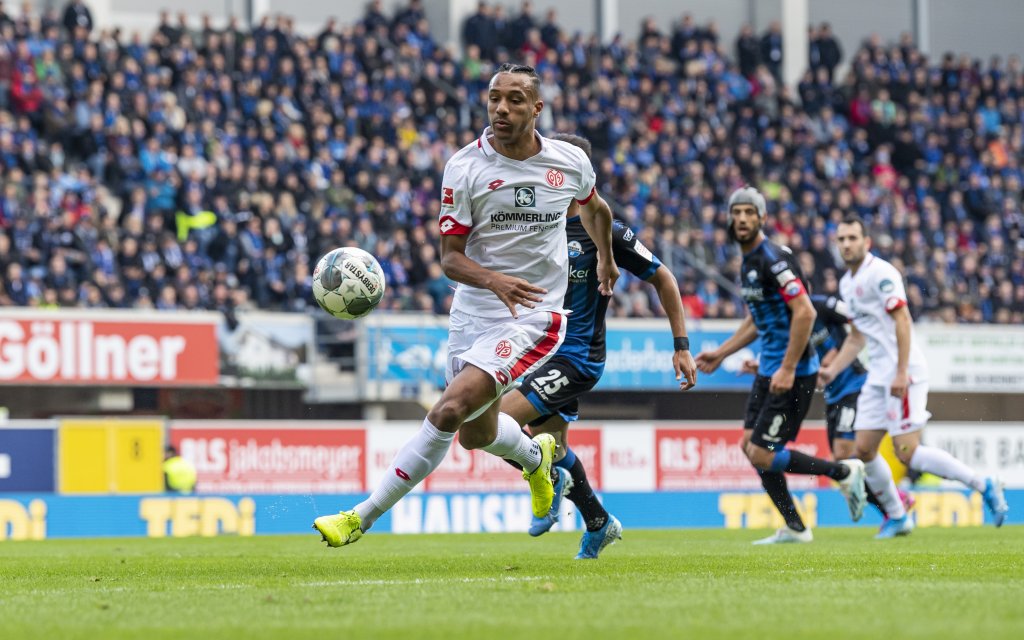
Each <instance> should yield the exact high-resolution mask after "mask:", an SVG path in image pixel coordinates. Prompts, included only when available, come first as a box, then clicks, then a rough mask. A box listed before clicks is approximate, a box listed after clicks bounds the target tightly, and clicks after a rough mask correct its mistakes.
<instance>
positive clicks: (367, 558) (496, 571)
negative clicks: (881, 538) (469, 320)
mask: <svg viewBox="0 0 1024 640" xmlns="http://www.w3.org/2000/svg"><path fill="white" fill-rule="evenodd" d="M763 533H765V532H751V531H721V530H702V531H635V530H628V529H627V531H626V536H625V539H624V540H623V542H621V543H619V544H616V545H614V546H613V547H610V548H609V549H607V550H606V551H605V553H604V555H603V556H602V558H601V559H600V560H598V561H574V560H573V559H572V557H573V555H575V551H576V546H577V543H578V536H577V535H574V534H549V535H546V536H543V537H542V538H540V539H531V538H529V537H527V536H525V535H461V536H460V535H439V536H390V535H378V536H374V535H369V536H367V537H366V538H364V539H363V540H361V541H360V542H359V543H358V544H356V545H352V546H351V547H346V548H342V549H326V548H324V547H323V546H322V545H321V544H319V542H318V539H317V538H316V537H315V536H282V537H262V536H258V537H255V538H232V537H224V538H209V539H194V538H191V539H108V540H84V541H77V540H51V541H43V542H24V543H3V544H0V584H2V585H3V587H2V589H0V636H2V637H3V638H4V639H5V640H6V639H8V638H30V637H33V638H34V637H44V636H54V637H61V638H101V637H102V638H115V639H117V638H147V640H152V639H154V638H195V637H197V636H198V637H214V636H216V637H243V636H244V637H246V638H290V637H296V636H298V635H300V634H304V633H317V634H331V637H332V638H339V637H340V638H344V637H346V635H347V633H348V632H347V631H346V629H348V630H351V633H352V634H353V635H354V636H357V637H359V638H403V639H404V640H409V639H411V638H444V639H445V640H459V639H461V638H474V640H476V639H479V638H481V637H486V636H489V635H490V636H494V637H508V636H511V635H517V636H531V637H536V636H537V635H538V633H539V634H540V635H552V636H556V637H558V638H595V637H609V636H617V637H618V638H624V637H625V638H633V637H636V638H641V637H642V638H652V637H659V638H660V637H665V638H669V637H684V636H685V637H690V638H703V637H713V638H744V639H749V638H751V637H758V638H786V639H787V640H792V639H796V638H821V637H827V638H830V639H837V638H860V637H873V636H882V637H900V638H944V637H950V638H952V637H961V638H962V637H968V636H973V637H979V638H981V637H984V638H986V640H987V639H988V638H1020V637H1024V606H1021V604H1020V602H1021V596H1020V594H1021V593H1024V544H1022V542H1024V527H1006V528H1004V529H1001V530H994V529H991V528H987V529H925V530H920V531H916V532H915V533H914V534H913V535H912V536H910V537H908V538H906V539H900V540H894V541H889V542H877V541H874V540H872V539H871V534H872V532H871V531H870V530H868V529H865V528H860V529H820V530H818V531H816V532H815V534H816V538H817V539H816V540H815V542H814V543H813V544H810V545H799V546H783V547H768V548H766V547H752V546H750V541H752V540H754V539H756V538H757V537H759V536H760V535H762V534H763ZM539 628H540V629H541V631H540V632H538V629H539Z"/></svg>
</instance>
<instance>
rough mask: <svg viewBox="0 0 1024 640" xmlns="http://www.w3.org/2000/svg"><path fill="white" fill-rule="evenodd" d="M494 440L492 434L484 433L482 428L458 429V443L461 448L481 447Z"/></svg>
mask: <svg viewBox="0 0 1024 640" xmlns="http://www.w3.org/2000/svg"><path fill="white" fill-rule="evenodd" d="M492 442H494V434H487V433H484V432H483V430H482V429H469V428H467V429H461V430H459V444H461V445H462V448H463V449H470V450H472V449H482V448H484V447H486V446H487V445H489V444H491V443H492Z"/></svg>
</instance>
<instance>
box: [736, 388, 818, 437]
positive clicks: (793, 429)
mask: <svg viewBox="0 0 1024 640" xmlns="http://www.w3.org/2000/svg"><path fill="white" fill-rule="evenodd" d="M817 377H818V376H817V375H809V376H797V377H796V379H795V380H794V381H793V388H792V389H790V390H789V391H787V392H786V393H778V394H775V393H768V389H769V388H770V387H771V378H770V377H768V376H757V378H755V379H754V386H753V388H752V389H751V390H750V397H749V398H748V399H747V418H746V420H745V421H744V423H743V428H744V429H752V430H753V431H754V433H753V434H752V435H751V438H750V441H751V442H753V443H754V444H756V445H757V446H759V447H764V448H765V449H768V450H769V451H777V450H781V449H783V448H785V446H786V443H787V442H790V441H792V440H796V436H797V434H799V433H800V423H802V422H803V421H804V418H805V417H806V416H807V411H808V410H809V409H810V408H811V399H812V398H813V397H814V387H815V385H816V383H817Z"/></svg>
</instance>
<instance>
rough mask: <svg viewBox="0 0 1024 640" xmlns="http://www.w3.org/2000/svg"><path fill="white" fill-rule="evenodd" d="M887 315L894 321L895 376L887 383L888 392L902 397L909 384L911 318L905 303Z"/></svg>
mask: <svg viewBox="0 0 1024 640" xmlns="http://www.w3.org/2000/svg"><path fill="white" fill-rule="evenodd" d="M889 315H891V316H892V320H893V322H894V323H896V377H895V378H893V380H892V384H891V385H889V393H891V394H892V395H893V396H895V397H897V398H902V397H903V396H905V395H906V394H907V385H909V384H910V381H909V378H908V376H907V368H908V367H909V366H910V333H911V325H912V324H913V318H911V317H910V309H908V308H907V305H905V304H904V305H900V306H899V307H897V308H895V309H893V310H892V311H890V312H889Z"/></svg>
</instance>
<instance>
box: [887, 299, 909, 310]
mask: <svg viewBox="0 0 1024 640" xmlns="http://www.w3.org/2000/svg"><path fill="white" fill-rule="evenodd" d="M905 306H907V301H906V300H904V299H903V298H898V297H896V296H891V297H889V298H888V299H887V300H886V301H885V310H886V311H888V312H889V313H892V312H893V311H895V310H897V309H899V308H900V307H905Z"/></svg>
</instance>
